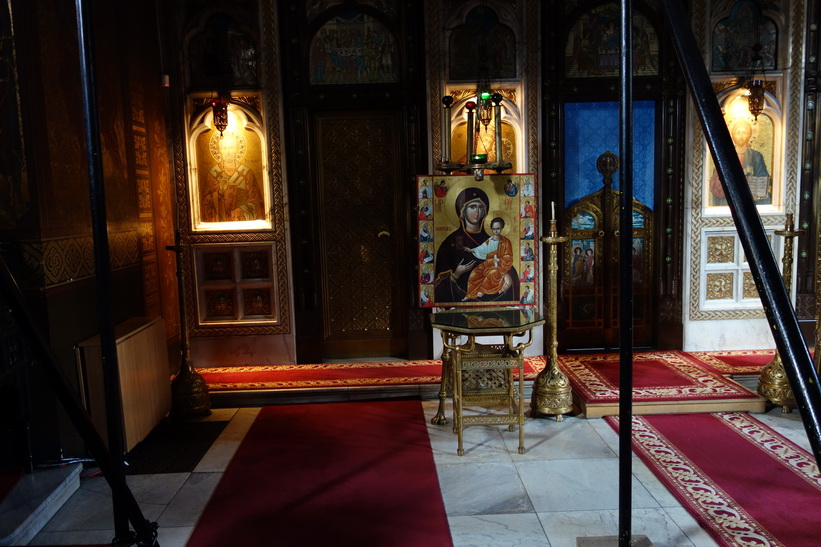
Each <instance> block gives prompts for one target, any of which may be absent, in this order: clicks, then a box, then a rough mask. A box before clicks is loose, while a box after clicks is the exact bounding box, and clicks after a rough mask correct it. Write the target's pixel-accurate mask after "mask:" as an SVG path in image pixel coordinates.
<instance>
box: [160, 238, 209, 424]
mask: <svg viewBox="0 0 821 547" xmlns="http://www.w3.org/2000/svg"><path fill="white" fill-rule="evenodd" d="M181 242H182V236H181V234H180V231H179V230H177V232H176V242H175V243H176V244H175V245H174V246H169V247H166V249H167V250H169V251H174V252H175V253H176V254H177V294H178V296H179V306H180V358H181V360H180V371H179V372H178V373H177V374H176V375H175V376H174V379H173V380H171V407H172V408H171V417H172V418H174V419H176V420H180V421H188V420H194V419H197V418H202V417H204V416H210V415H211V398H210V397H209V394H208V384H206V382H205V378H203V377H202V375H201V374H200V373H199V372H197V371H196V369H195V368H194V366H193V365H192V364H191V356H190V350H191V345H190V338H189V336H188V312H187V311H186V309H185V296H184V294H185V292H184V284H183V273H182V260H183V258H182V254H183V253H185V252H187V251H188V246H187V245H182V244H181Z"/></svg>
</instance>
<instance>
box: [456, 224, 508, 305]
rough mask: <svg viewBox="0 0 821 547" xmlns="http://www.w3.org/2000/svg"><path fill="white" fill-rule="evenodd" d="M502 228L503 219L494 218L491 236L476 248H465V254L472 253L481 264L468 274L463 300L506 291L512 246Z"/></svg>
mask: <svg viewBox="0 0 821 547" xmlns="http://www.w3.org/2000/svg"><path fill="white" fill-rule="evenodd" d="M504 227H505V220H504V219H503V218H501V217H496V218H494V219H493V220H492V221H491V222H490V231H491V233H492V234H493V235H492V236H490V238H488V240H487V241H485V242H484V243H482V244H481V245H479V246H478V247H475V248H473V249H470V248H468V247H465V252H469V253H472V254H473V256H475V257H476V258H478V259H480V260H483V262H482V263H481V264H479V265H478V266H476V267H475V268H474V269H473V271H471V272H470V277H469V278H468V290H467V295H465V298H464V300H476V299H477V298H481V297H482V296H483V295H485V294H497V293H501V292H503V291H504V290H505V289H506V287H505V283H506V277H505V274H507V272H508V271H510V267H511V266H512V265H513V244H512V243H511V242H510V240H509V239H508V238H506V237H505V236H503V235H502V229H503V228H504Z"/></svg>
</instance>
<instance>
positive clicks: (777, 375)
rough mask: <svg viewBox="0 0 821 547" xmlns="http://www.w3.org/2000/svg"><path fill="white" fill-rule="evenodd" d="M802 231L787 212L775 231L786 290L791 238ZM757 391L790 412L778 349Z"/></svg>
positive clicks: (789, 283)
mask: <svg viewBox="0 0 821 547" xmlns="http://www.w3.org/2000/svg"><path fill="white" fill-rule="evenodd" d="M803 233H804V230H794V229H793V215H792V213H787V220H786V223H785V226H784V229H783V230H776V231H775V234H776V235H779V236H784V256H783V257H782V258H781V264H782V266H783V272H782V274H781V276H782V278H783V279H784V285H785V286H786V287H787V290H788V291H791V290H792V263H793V258H792V255H793V238H795V237H798V236H800V235H802V234H803ZM758 393H759V395H762V396H764V397H766V398H767V400H768V401H770V402H771V403H772V404H774V405H775V406H780V407H781V411H782V412H784V413H789V412H791V411H792V409H793V407H795V406H796V402H795V395H794V394H793V391H792V387H790V382H789V379H788V378H787V372H786V371H785V370H784V364H783V363H782V362H781V356H780V355H779V354H778V349H776V350H775V356H774V357H773V359H772V361H770V362H769V363H767V365H765V366H764V368H763V369H761V374H760V375H759V378H758Z"/></svg>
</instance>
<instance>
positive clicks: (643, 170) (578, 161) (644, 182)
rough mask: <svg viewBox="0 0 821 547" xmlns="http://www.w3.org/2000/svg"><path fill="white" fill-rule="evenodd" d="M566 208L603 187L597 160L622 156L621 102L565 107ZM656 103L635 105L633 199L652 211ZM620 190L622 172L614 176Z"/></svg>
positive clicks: (616, 186) (615, 186) (616, 185)
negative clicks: (602, 157) (620, 147)
mask: <svg viewBox="0 0 821 547" xmlns="http://www.w3.org/2000/svg"><path fill="white" fill-rule="evenodd" d="M564 108H565V110H564V112H565V165H564V167H565V190H564V191H565V208H567V207H570V206H571V205H573V204H575V203H576V202H577V201H579V200H580V199H581V198H583V197H584V196H586V195H588V194H592V193H593V192H597V191H598V190H601V188H602V179H603V176H602V174H601V173H599V171H598V169H596V160H597V159H598V157H599V156H600V155H602V154H604V153H605V152H608V151H609V152H612V153H614V154H616V155H618V154H619V103H617V102H596V103H567V104H565V107H564ZM655 116H656V111H655V102H653V101H635V102H634V103H633V196H634V197H635V198H636V199H637V200H639V201H640V202H642V203H643V204H645V205H646V206H648V207H649V208H651V209H652V208H653V198H654V186H655V148H654V147H655V128H656V122H655ZM613 188H614V189H616V190H618V189H619V172H618V171H616V173H614V174H613Z"/></svg>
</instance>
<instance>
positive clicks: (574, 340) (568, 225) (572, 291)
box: [559, 152, 654, 349]
mask: <svg viewBox="0 0 821 547" xmlns="http://www.w3.org/2000/svg"><path fill="white" fill-rule="evenodd" d="M597 167H598V170H599V172H600V173H602V188H601V190H598V191H596V192H594V193H592V194H589V195H587V196H585V197H584V198H582V199H581V200H579V201H578V203H576V204H574V205H573V206H571V207H570V208H568V209H567V210H566V211H565V215H564V218H565V219H566V220H565V226H564V233H566V234H567V235H568V236H569V238H570V239H569V241H568V243H567V248H566V249H565V253H564V257H565V259H564V265H563V272H562V274H563V275H562V278H563V280H564V282H563V288H564V291H563V295H564V298H563V306H562V310H563V314H562V315H563V317H564V322H563V326H562V328H561V329H560V330H561V332H560V334H559V340H560V341H562V344H561V345H562V346H563V349H594V348H595V349H613V348H617V347H618V345H619V327H620V320H619V317H620V313H619V299H620V285H619V281H620V280H619V277H620V272H619V264H620V257H619V237H620V231H619V206H620V199H621V195H620V192H619V191H617V190H614V189H613V187H612V182H613V179H612V175H613V173H614V172H615V170H616V169H617V168H618V158H617V157H616V155H615V154H613V153H612V152H606V153H605V154H602V155H601V156H600V157H599V158H598V162H597ZM632 212H633V215H632V216H633V222H632V228H633V230H632V239H633V245H632V248H633V252H632V256H631V257H628V259H627V260H630V263H631V265H632V270H633V344H634V346H638V347H640V346H649V345H651V344H652V337H653V328H652V317H653V315H654V314H653V299H652V284H653V279H654V275H653V215H652V211H651V210H650V208H649V207H647V206H646V205H644V204H642V203H640V202H639V201H637V200H635V199H634V200H633V207H632Z"/></svg>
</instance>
